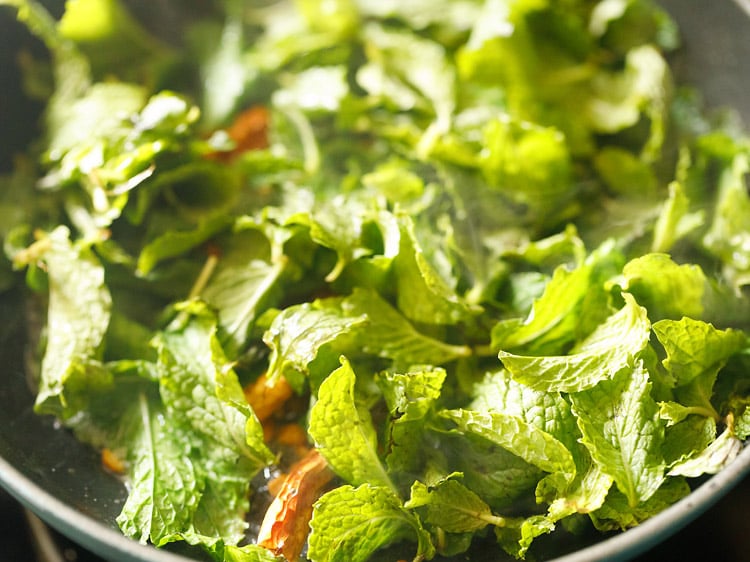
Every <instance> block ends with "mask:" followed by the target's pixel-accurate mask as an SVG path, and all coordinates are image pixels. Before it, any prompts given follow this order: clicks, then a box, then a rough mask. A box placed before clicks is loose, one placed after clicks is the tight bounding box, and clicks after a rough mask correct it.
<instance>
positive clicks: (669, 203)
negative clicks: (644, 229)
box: [651, 181, 706, 253]
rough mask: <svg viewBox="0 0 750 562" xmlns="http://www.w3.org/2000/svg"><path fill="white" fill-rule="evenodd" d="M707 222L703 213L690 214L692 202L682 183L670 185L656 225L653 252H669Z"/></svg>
mask: <svg viewBox="0 0 750 562" xmlns="http://www.w3.org/2000/svg"><path fill="white" fill-rule="evenodd" d="M705 221H706V217H705V213H704V212H703V211H696V212H690V200H689V199H688V197H687V194H686V193H685V188H684V186H683V185H682V183H680V182H677V181H675V182H672V183H670V184H669V197H668V198H667V200H666V202H665V203H664V206H663V208H662V210H661V213H660V214H659V217H658V218H657V220H656V224H655V225H654V240H653V242H652V243H651V251H652V252H654V253H664V252H669V251H670V250H671V249H672V246H674V244H675V243H676V242H677V241H679V240H681V239H682V238H683V237H685V236H686V235H688V234H689V233H691V232H693V231H694V230H696V229H697V228H699V227H701V226H702V225H703V224H704V223H705Z"/></svg>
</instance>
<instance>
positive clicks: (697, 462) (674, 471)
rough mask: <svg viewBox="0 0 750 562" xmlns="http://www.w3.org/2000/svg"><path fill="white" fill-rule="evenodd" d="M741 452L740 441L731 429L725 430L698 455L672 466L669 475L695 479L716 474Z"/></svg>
mask: <svg viewBox="0 0 750 562" xmlns="http://www.w3.org/2000/svg"><path fill="white" fill-rule="evenodd" d="M741 451H742V441H740V440H739V439H738V438H737V436H736V435H735V434H734V432H733V431H732V430H731V428H727V429H725V430H724V431H722V432H721V434H720V435H719V436H718V437H717V438H716V439H715V440H714V441H713V442H712V443H711V444H710V445H709V446H708V447H706V448H705V449H703V450H702V451H700V452H699V453H698V454H696V455H693V456H691V457H690V458H688V459H685V460H682V461H680V462H678V463H676V464H674V465H673V466H672V468H671V469H670V470H669V475H670V476H686V477H688V478H696V477H698V476H701V475H703V474H716V473H717V472H719V471H720V470H721V469H722V468H724V467H725V466H726V465H727V464H728V463H730V462H731V461H733V460H734V459H735V457H736V456H737V455H739V454H740V452H741Z"/></svg>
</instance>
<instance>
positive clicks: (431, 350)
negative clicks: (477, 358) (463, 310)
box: [341, 288, 471, 367]
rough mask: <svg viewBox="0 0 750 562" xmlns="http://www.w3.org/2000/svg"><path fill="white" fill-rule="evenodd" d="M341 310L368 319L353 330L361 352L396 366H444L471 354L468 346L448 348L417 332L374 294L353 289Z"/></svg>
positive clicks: (441, 341)
mask: <svg viewBox="0 0 750 562" xmlns="http://www.w3.org/2000/svg"><path fill="white" fill-rule="evenodd" d="M341 308H342V310H343V311H344V312H345V313H346V314H347V316H349V317H352V318H356V317H359V316H360V315H362V314H364V315H366V317H367V322H366V323H365V324H363V325H361V326H360V327H358V328H357V329H356V334H357V336H356V338H355V340H356V343H357V345H359V346H361V349H362V351H364V352H365V353H369V354H373V355H378V356H380V357H388V358H390V359H393V360H394V362H395V364H396V365H398V366H403V367H409V366H411V365H418V364H431V365H443V364H445V363H448V362H449V361H452V360H454V359H458V358H460V357H468V356H470V355H471V349H470V348H469V347H467V346H463V345H451V344H449V343H447V342H445V341H443V340H440V339H436V338H432V337H429V336H427V335H424V334H422V333H420V332H419V331H417V329H416V328H415V327H414V325H412V324H411V323H410V322H409V321H408V320H406V318H404V317H403V316H402V315H401V314H399V312H398V311H397V310H396V309H394V308H393V307H392V306H391V305H390V304H389V303H388V302H387V301H385V300H384V299H383V298H382V297H380V296H379V295H378V294H377V293H375V292H374V291H371V290H367V289H361V288H357V289H355V290H354V291H353V292H352V294H351V295H349V296H348V297H345V298H344V299H343V300H342V301H341Z"/></svg>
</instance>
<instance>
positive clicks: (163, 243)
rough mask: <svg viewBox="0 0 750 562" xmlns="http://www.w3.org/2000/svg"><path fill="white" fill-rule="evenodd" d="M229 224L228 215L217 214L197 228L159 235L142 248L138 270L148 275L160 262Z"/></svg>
mask: <svg viewBox="0 0 750 562" xmlns="http://www.w3.org/2000/svg"><path fill="white" fill-rule="evenodd" d="M227 226H228V221H227V218H226V217H223V216H217V217H212V218H211V219H208V220H206V221H203V222H202V224H200V225H199V226H198V227H197V228H194V229H192V230H187V231H178V230H170V231H168V232H166V233H164V234H162V235H161V236H158V237H157V238H155V239H154V240H152V241H151V242H149V243H148V244H146V245H145V246H144V247H143V249H142V250H141V253H140V255H139V256H138V264H137V272H138V274H139V275H142V276H145V275H148V274H149V272H151V270H152V269H153V268H154V267H156V266H157V265H158V264H159V262H161V261H163V260H166V259H169V258H174V257H177V256H179V255H181V254H184V253H185V252H187V251H188V250H191V249H193V248H194V247H196V246H198V245H199V244H202V243H203V242H205V241H206V240H208V239H210V238H211V237H212V236H214V235H215V234H216V233H218V232H219V231H221V230H223V229H224V228H226V227H227Z"/></svg>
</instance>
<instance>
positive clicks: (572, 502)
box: [548, 458, 613, 521]
mask: <svg viewBox="0 0 750 562" xmlns="http://www.w3.org/2000/svg"><path fill="white" fill-rule="evenodd" d="M576 460H577V463H576V467H577V472H576V478H575V480H574V481H573V483H572V484H571V485H570V486H569V487H568V489H567V490H565V492H564V493H563V494H557V497H556V498H554V499H553V500H552V501H551V502H550V506H549V509H548V517H549V518H550V520H552V521H558V520H560V519H562V518H564V517H567V516H568V515H572V514H574V513H591V512H592V511H596V510H597V509H599V508H600V507H601V506H602V505H603V504H604V501H605V499H606V498H607V494H608V493H609V491H610V488H611V487H612V482H613V479H612V476H610V475H609V474H607V473H606V472H604V471H603V470H602V469H601V468H600V467H599V466H598V465H597V464H596V463H595V462H593V461H592V460H591V459H590V458H588V459H586V464H585V465H583V463H582V462H581V461H580V460H578V459H576ZM582 465H583V466H582Z"/></svg>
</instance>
